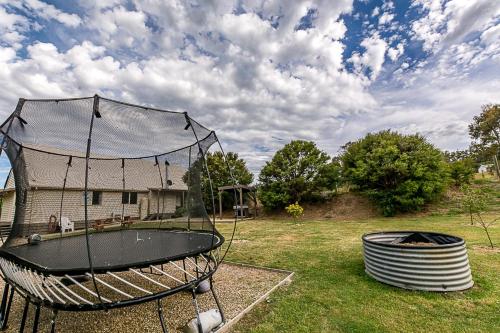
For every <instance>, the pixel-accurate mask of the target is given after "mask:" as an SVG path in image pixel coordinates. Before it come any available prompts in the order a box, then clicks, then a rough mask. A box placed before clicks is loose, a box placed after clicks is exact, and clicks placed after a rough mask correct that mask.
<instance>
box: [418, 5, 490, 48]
mask: <svg viewBox="0 0 500 333" xmlns="http://www.w3.org/2000/svg"><path fill="white" fill-rule="evenodd" d="M413 5H414V6H415V7H418V8H421V9H422V10H423V11H424V13H425V14H424V15H423V16H422V17H421V18H420V19H418V20H416V21H415V22H413V24H412V30H413V32H414V34H415V38H416V39H418V40H422V41H423V42H424V48H425V49H426V50H428V51H431V50H432V51H437V50H440V49H441V48H443V47H445V46H447V45H450V44H453V43H458V42H462V41H464V39H465V38H466V37H467V36H469V35H470V34H471V33H473V32H475V31H481V30H484V29H485V28H486V27H488V26H490V25H491V24H492V22H495V18H496V17H498V15H500V2H499V1H490V0H478V1H463V0H452V1H449V2H447V3H446V4H442V3H441V2H440V1H439V0H415V1H414V3H413Z"/></svg>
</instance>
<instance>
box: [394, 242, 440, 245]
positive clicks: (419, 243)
mask: <svg viewBox="0 0 500 333" xmlns="http://www.w3.org/2000/svg"><path fill="white" fill-rule="evenodd" d="M394 244H397V245H399V246H437V244H436V243H430V242H429V243H426V242H410V243H394Z"/></svg>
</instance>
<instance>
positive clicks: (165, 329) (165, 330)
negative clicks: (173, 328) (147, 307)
mask: <svg viewBox="0 0 500 333" xmlns="http://www.w3.org/2000/svg"><path fill="white" fill-rule="evenodd" d="M156 302H157V307H158V316H159V317H160V324H161V330H162V331H163V333H167V332H168V329H167V327H166V326H165V321H164V319H163V307H162V305H161V300H160V299H159V298H158V299H157V300H156Z"/></svg>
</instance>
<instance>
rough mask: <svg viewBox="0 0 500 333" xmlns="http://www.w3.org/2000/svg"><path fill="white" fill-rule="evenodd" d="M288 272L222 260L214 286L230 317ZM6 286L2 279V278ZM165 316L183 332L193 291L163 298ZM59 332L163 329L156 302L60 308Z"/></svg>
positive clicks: (16, 313)
mask: <svg viewBox="0 0 500 333" xmlns="http://www.w3.org/2000/svg"><path fill="white" fill-rule="evenodd" d="M287 275H288V273H286V272H276V271H270V270H266V269H261V268H254V267H244V266H239V265H233V264H222V265H221V266H220V268H219V270H218V271H217V273H216V274H215V276H214V281H215V288H216V291H217V294H218V296H219V298H220V301H221V303H222V307H223V309H224V312H225V315H226V317H227V319H228V320H230V319H232V318H234V317H236V316H237V315H238V314H239V313H240V312H241V311H242V310H244V309H246V308H247V307H248V306H249V305H250V304H252V303H253V302H255V301H256V300H257V299H259V298H260V297H261V296H262V295H264V294H265V293H266V292H267V291H269V290H270V289H271V288H273V287H274V286H275V285H276V284H277V283H279V282H280V281H282V280H283V279H284V278H285V277H286V276H287ZM0 281H1V282H0V287H1V288H2V290H3V281H2V280H0ZM198 302H199V305H200V309H201V311H206V310H208V309H212V308H216V305H215V302H214V300H213V298H212V296H211V293H206V294H203V295H199V296H198ZM162 304H163V310H164V316H165V319H166V322H167V325H168V330H169V332H181V329H182V327H183V326H184V324H185V323H186V322H188V321H189V320H191V319H192V318H194V316H195V313H194V308H193V304H192V298H191V294H190V293H187V292H181V293H177V294H175V295H172V296H170V297H167V298H165V299H163V301H162ZM23 307H24V299H22V298H21V297H20V296H19V295H18V294H15V296H14V299H13V302H12V308H11V312H10V317H9V327H8V329H7V330H6V331H5V332H17V331H18V330H19V324H20V322H21V316H22V311H23ZM33 315H34V307H33V306H31V307H30V312H29V315H28V320H27V322H26V328H25V329H27V330H31V325H32V323H33ZM50 317H51V312H50V310H48V309H46V308H42V311H41V316H40V326H39V331H40V332H48V331H50ZM56 331H58V332H79V333H84V332H161V328H160V323H159V319H158V314H157V309H156V302H149V303H145V304H141V305H136V306H131V307H126V308H122V309H115V310H110V311H108V312H104V311H97V312H60V313H59V314H58V317H57V326H56Z"/></svg>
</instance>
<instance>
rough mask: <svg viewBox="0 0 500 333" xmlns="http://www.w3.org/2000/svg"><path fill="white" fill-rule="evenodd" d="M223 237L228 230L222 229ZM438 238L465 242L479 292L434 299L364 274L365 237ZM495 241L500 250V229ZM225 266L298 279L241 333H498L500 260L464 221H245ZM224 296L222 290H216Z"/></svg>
mask: <svg viewBox="0 0 500 333" xmlns="http://www.w3.org/2000/svg"><path fill="white" fill-rule="evenodd" d="M218 228H219V230H221V231H222V232H223V233H224V234H225V235H226V237H227V236H228V235H229V233H230V231H231V226H230V225H223V224H219V225H218ZM398 229H399V230H426V231H439V232H444V233H449V234H453V235H457V236H460V237H463V238H464V239H465V240H466V242H467V246H468V249H469V259H470V263H471V266H472V273H473V278H474V281H475V286H474V287H473V288H472V289H470V290H468V291H466V292H454V293H430V292H415V291H407V290H402V289H398V288H395V287H391V286H388V285H384V284H381V283H379V282H377V281H375V280H373V279H372V278H370V277H368V276H367V275H366V274H365V272H364V266H363V258H362V244H361V235H362V234H364V233H366V232H372V231H377V230H398ZM491 235H492V238H493V240H494V242H495V241H496V243H497V245H500V227H499V226H498V225H496V226H494V227H492V229H491ZM235 239H236V240H246V241H245V242H235V243H234V244H233V245H232V248H231V251H230V252H229V254H228V256H227V259H229V260H233V261H239V262H245V263H250V264H254V265H261V266H267V267H274V268H282V269H288V270H292V271H294V272H295V273H296V275H295V277H294V280H293V282H292V284H291V285H290V286H288V287H287V288H285V289H281V290H279V291H277V292H275V293H273V294H272V295H271V299H270V301H269V302H266V303H264V304H262V305H259V306H258V307H257V308H255V309H254V310H253V311H252V312H251V313H249V314H248V315H246V316H245V318H244V319H243V320H242V321H241V322H240V323H238V324H237V325H236V328H235V331H237V332H440V333H443V332H500V253H499V252H498V251H491V250H488V249H487V248H486V246H487V239H486V236H485V235H484V233H483V231H482V230H481V229H479V228H477V227H471V226H469V225H468V218H467V216H465V215H458V216H429V217H418V218H408V217H405V218H379V219H369V220H364V221H303V222H301V223H300V224H299V225H294V224H293V222H290V221H276V220H273V221H267V220H266V221H264V220H256V221H247V222H242V223H239V224H238V228H237V232H236V236H235ZM219 288H222V286H221V287H219Z"/></svg>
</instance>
